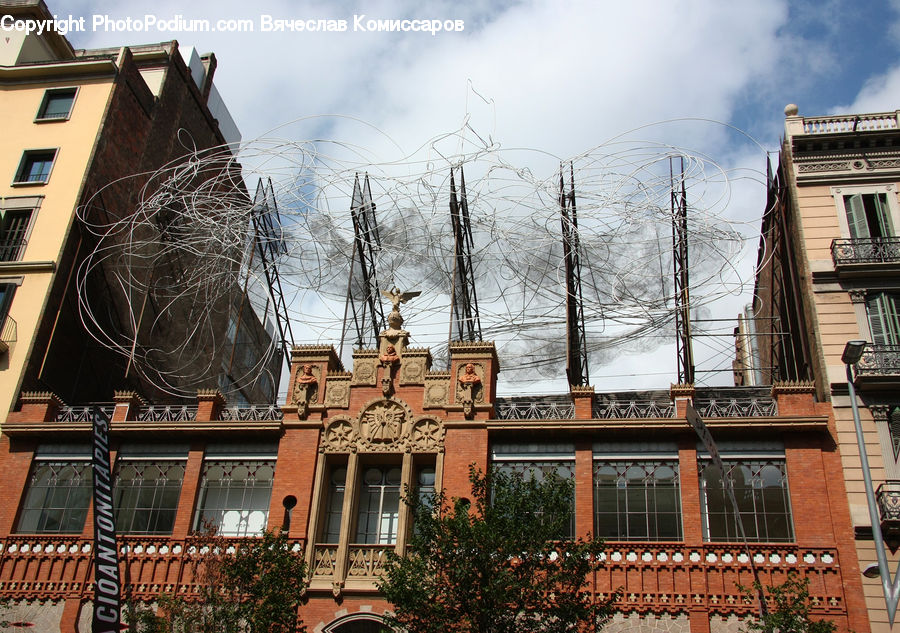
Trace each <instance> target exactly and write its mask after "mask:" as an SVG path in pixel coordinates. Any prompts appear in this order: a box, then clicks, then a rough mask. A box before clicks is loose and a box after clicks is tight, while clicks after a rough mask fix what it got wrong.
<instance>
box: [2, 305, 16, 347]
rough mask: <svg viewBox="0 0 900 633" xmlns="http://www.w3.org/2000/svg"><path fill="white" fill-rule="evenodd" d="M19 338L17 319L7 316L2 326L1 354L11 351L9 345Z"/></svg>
mask: <svg viewBox="0 0 900 633" xmlns="http://www.w3.org/2000/svg"><path fill="white" fill-rule="evenodd" d="M17 338H18V326H17V325H16V321H15V319H13V318H12V317H11V316H8V315H7V317H6V319H5V320H4V321H3V327H2V328H0V355H2V354H5V353H6V352H8V351H9V346H10V345H11V344H12V343H15V342H16V339H17Z"/></svg>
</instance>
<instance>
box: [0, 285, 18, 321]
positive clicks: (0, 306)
mask: <svg viewBox="0 0 900 633" xmlns="http://www.w3.org/2000/svg"><path fill="white" fill-rule="evenodd" d="M14 294H16V284H10V283H4V282H2V281H0V332H2V331H3V325H4V322H5V321H6V317H7V316H9V308H10V306H11V305H12V298H13V295H14Z"/></svg>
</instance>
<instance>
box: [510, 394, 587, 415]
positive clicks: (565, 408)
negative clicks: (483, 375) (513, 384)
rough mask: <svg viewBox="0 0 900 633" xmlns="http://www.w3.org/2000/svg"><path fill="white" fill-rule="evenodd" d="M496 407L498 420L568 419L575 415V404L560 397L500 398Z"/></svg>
mask: <svg viewBox="0 0 900 633" xmlns="http://www.w3.org/2000/svg"><path fill="white" fill-rule="evenodd" d="M494 408H495V411H496V414H497V419H498V420H566V419H570V418H574V417H575V404H574V403H573V402H571V401H564V400H558V399H552V400H551V399H549V398H540V397H538V398H533V399H521V398H516V399H512V398H509V399H504V398H498V399H497V400H496V402H495V405H494Z"/></svg>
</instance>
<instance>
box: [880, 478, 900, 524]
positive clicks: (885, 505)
mask: <svg viewBox="0 0 900 633" xmlns="http://www.w3.org/2000/svg"><path fill="white" fill-rule="evenodd" d="M875 497H876V499H877V500H878V514H879V515H881V521H882V522H885V521H889V522H891V523H894V524H898V523H900V481H886V482H884V483H883V484H881V485H880V486H878V490H876V491H875Z"/></svg>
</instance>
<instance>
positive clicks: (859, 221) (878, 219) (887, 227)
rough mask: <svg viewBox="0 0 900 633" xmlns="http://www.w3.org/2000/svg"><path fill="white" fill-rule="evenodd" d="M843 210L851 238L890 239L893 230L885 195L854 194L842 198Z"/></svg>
mask: <svg viewBox="0 0 900 633" xmlns="http://www.w3.org/2000/svg"><path fill="white" fill-rule="evenodd" d="M844 210H845V211H846V212H847V225H848V227H849V229H850V237H852V238H857V239H859V238H868V237H891V236H892V235H894V229H893V226H892V223H891V210H890V207H889V206H888V197H887V194H886V193H854V194H852V195H845V196H844Z"/></svg>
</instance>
